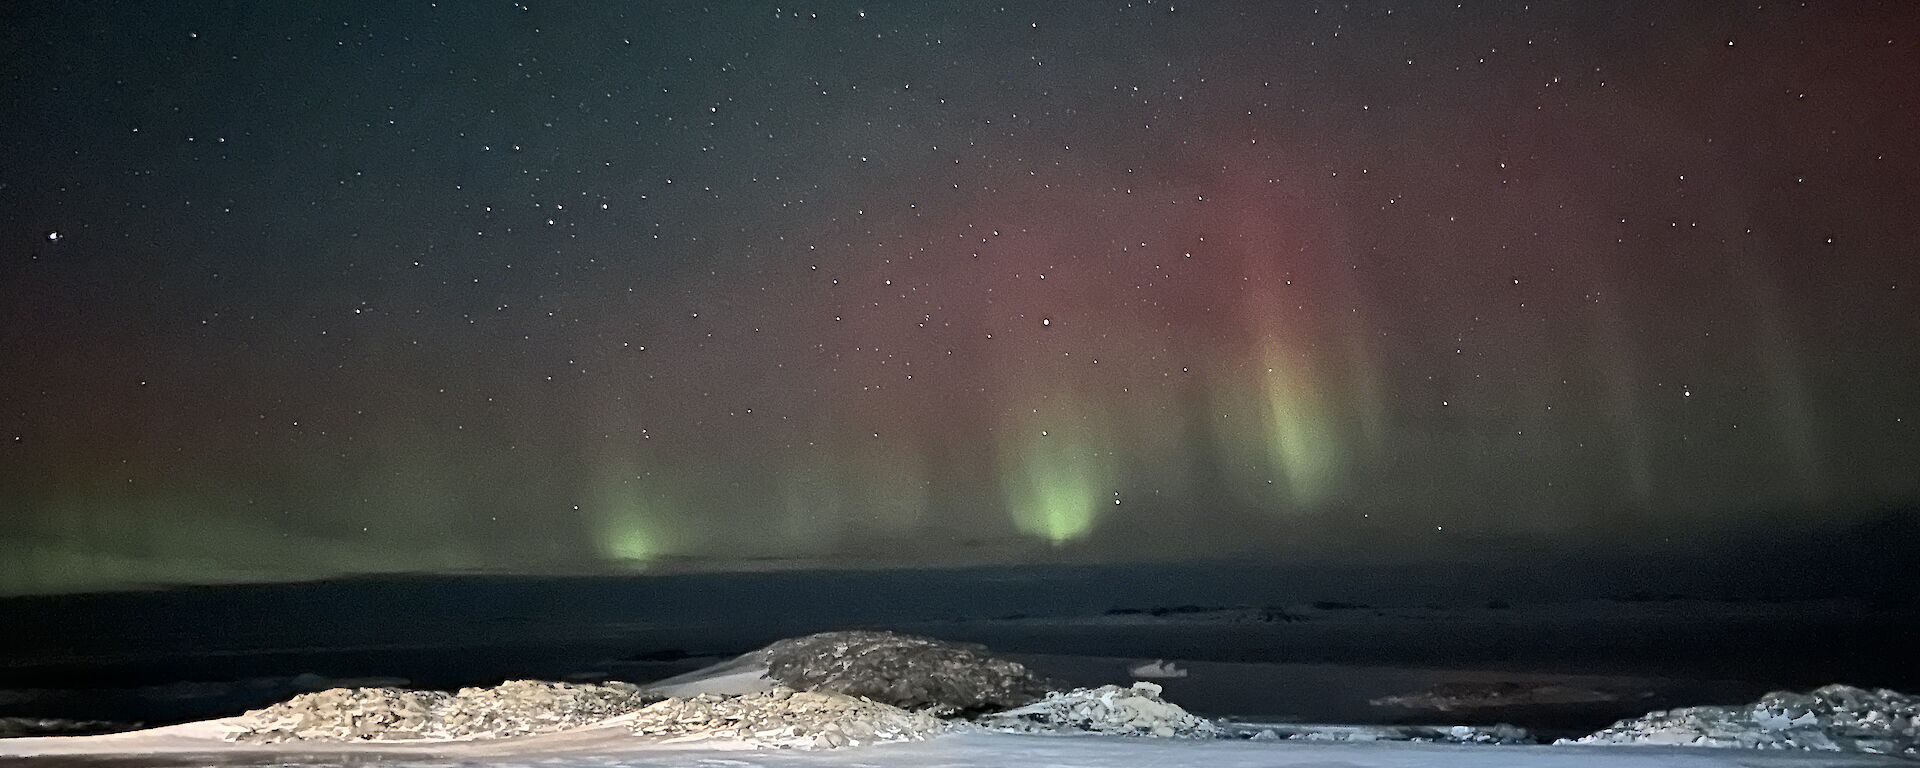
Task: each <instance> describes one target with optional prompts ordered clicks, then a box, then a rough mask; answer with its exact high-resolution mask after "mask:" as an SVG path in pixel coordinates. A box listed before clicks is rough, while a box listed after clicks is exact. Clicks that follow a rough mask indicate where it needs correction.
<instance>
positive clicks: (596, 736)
mask: <svg viewBox="0 0 1920 768" xmlns="http://www.w3.org/2000/svg"><path fill="white" fill-rule="evenodd" d="M217 729H218V725H217V723H214V722H208V723H194V724H189V725H185V726H176V727H172V728H162V729H155V730H152V731H142V732H136V733H127V734H113V735H107V736H75V737H64V738H32V739H12V740H6V741H0V764H5V763H7V762H10V761H7V760H6V759H5V758H7V757H11V756H37V757H34V758H33V759H30V760H27V761H25V764H26V765H33V766H42V765H44V766H47V767H48V768H63V767H64V768H80V767H81V766H106V765H114V766H126V765H143V766H153V767H155V768H165V767H167V766H221V767H223V768H253V767H255V766H260V767H262V768H264V767H265V766H286V767H287V768H295V767H306V766H312V767H314V768H318V767H319V766H337V765H356V766H366V765H384V766H395V767H396V768H452V767H453V766H462V767H464V768H619V767H625V766H631V767H633V768H656V767H657V768H667V767H668V766H672V767H673V768H690V767H694V768H762V767H764V768H781V767H783V766H821V767H822V768H881V767H883V766H900V767H901V768H975V767H978V768H1119V767H1121V766H1158V767H1160V768H1282V767H1285V766H1300V767H1302V768H1305V767H1308V766H1313V767H1315V768H1416V767H1430V768H1769V767H1770V766H1779V767H1780V768H1818V767H1823V766H1836V767H1838V766H1883V767H1884V766H1911V765H1913V763H1912V762H1911V761H1906V760H1900V759H1897V758H1885V757H1872V756H1861V755H1832V754H1818V753H1807V752H1756V751H1748V750H1721V749H1688V748H1680V747H1618V746H1616V747H1586V746H1539V747H1515V746H1504V747H1490V746H1463V745H1447V744H1418V743H1406V742H1362V743H1352V742H1345V743H1337V742H1250V741H1192V740H1161V739H1140V738H1122V737H1109V736H1091V735H1089V736H1036V735H1021V734H1008V733H982V732H975V733H961V734H954V735H950V736H943V737H940V738H937V739H933V740H931V741H924V742H912V743H900V744H882V745H875V746H871V747H860V748H853V749H839V750H826V751H798V750H752V751H743V750H739V749H728V748H727V747H726V746H724V745H719V744H695V745H687V744H660V743H649V742H647V741H645V740H642V739H639V738H636V737H634V736H632V735H631V734H630V733H629V732H628V731H627V730H626V729H624V728H617V727H596V728H591V729H585V730H580V731H573V732H568V733H559V734H553V735H550V736H540V737H532V738H525V739H511V740H504V741H495V742H467V743H439V744H420V745H407V746H395V745H359V744H354V745H341V746H330V747H327V748H324V749H316V748H314V747H313V746H312V745H280V746H274V747H257V746H248V747H239V746H235V745H231V744H227V743H224V742H220V741H219V740H218V737H217V735H216V734H217Z"/></svg>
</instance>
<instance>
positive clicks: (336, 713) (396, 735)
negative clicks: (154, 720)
mask: <svg viewBox="0 0 1920 768" xmlns="http://www.w3.org/2000/svg"><path fill="white" fill-rule="evenodd" d="M659 698H660V697H658V696H653V695H650V694H648V693H646V692H645V691H644V690H643V689H641V688H640V687H638V686H634V685H629V684H626V683H610V684H606V685H576V684H572V683H549V682H540V681H534V680H512V681H508V682H506V683H502V684H500V685H497V686H494V687H491V688H463V689H461V690H460V691H459V692H457V693H446V692H443V691H412V690H404V689H399V688H334V689H330V690H325V691H319V692H316V693H303V694H300V695H298V696H295V697H293V698H291V699H288V700H287V701H284V702H281V703H279V704H275V705H273V706H270V707H267V708H264V709H257V710H254V711H251V712H248V713H247V714H246V715H245V716H243V717H242V718H241V722H242V723H244V726H243V727H242V728H241V729H240V730H237V731H234V732H233V733H230V734H228V736H227V739H228V740H229V741H238V742H244V743H251V744H270V743H278V742H290V741H409V740H419V739H497V738H506V737H510V736H526V735H530V734H536V733H551V732H554V731H562V730H566V729H569V728H578V727H580V726H584V725H592V724H594V723H598V722H601V721H603V720H606V719H608V718H611V717H616V716H619V715H623V714H626V713H628V712H632V711H634V710H636V709H639V708H641V707H643V706H645V705H647V704H649V703H652V702H653V701H656V700H658V699H659Z"/></svg>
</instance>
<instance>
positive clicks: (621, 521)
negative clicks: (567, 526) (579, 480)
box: [592, 472, 670, 568]
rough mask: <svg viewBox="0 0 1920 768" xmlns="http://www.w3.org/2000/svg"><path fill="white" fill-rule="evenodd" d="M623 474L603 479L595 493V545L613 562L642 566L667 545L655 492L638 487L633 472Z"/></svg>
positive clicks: (622, 564) (635, 566)
mask: <svg viewBox="0 0 1920 768" xmlns="http://www.w3.org/2000/svg"><path fill="white" fill-rule="evenodd" d="M624 474H625V475H626V478H627V479H622V480H611V481H603V482H602V483H601V486H600V491H599V493H598V494H596V496H595V500H594V508H593V510H592V513H593V514H592V519H593V523H594V547H595V548H596V549H598V550H599V552H600V556H601V557H603V558H605V559H606V560H608V561H609V562H611V563H613V564H615V565H619V566H623V567H628V568H641V567H645V566H646V565H647V563H648V562H650V561H652V560H654V559H656V558H659V557H660V556H661V555H663V554H666V553H667V552H668V551H669V549H670V547H669V546H668V544H667V536H666V530H665V528H664V525H663V521H664V518H663V516H662V515H661V514H660V508H661V506H662V504H661V502H660V500H659V499H658V497H657V495H656V494H653V493H650V492H649V491H648V490H647V489H644V488H642V487H640V486H639V482H640V481H639V480H638V479H637V478H636V475H635V474H634V473H631V472H628V473H624Z"/></svg>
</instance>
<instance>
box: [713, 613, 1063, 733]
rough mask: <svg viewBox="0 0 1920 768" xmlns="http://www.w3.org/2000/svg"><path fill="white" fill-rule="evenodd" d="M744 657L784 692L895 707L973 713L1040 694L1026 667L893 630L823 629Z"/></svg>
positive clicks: (1043, 685) (1043, 687)
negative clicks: (840, 695)
mask: <svg viewBox="0 0 1920 768" xmlns="http://www.w3.org/2000/svg"><path fill="white" fill-rule="evenodd" d="M749 656H753V657H756V658H758V659H760V660H763V661H764V662H765V663H766V665H767V676H768V677H771V678H772V679H773V680H774V681H776V682H778V683H779V684H781V685H784V686H786V687H788V688H793V689H795V690H802V691H831V692H835V693H844V694H847V695H849V696H856V697H864V698H868V699H872V700H873V701H876V702H880V703H883V704H891V705H893V706H896V707H900V708H902V709H909V710H930V711H933V712H935V713H938V714H978V713H982V712H992V711H997V710H1004V709H1010V708H1013V707H1018V706H1021V705H1023V704H1027V703H1030V702H1033V701H1035V700H1038V699H1039V698H1040V697H1042V696H1045V695H1046V694H1047V689H1048V685H1047V682H1046V681H1045V680H1042V679H1041V678H1039V677H1037V676H1035V675H1034V674H1033V673H1032V672H1031V671H1029V670H1028V669H1027V668H1026V666H1025V665H1022V664H1020V663H1018V662H1014V661H1009V660H1007V659H1001V658H996V657H994V656H992V655H990V654H988V653H987V649H986V648H984V647H982V646H978V645H972V644H968V643H950V642H946V641H943V640H935V639H933V638H929V637H918V636H915V635H902V634H897V633H893V632H866V631H855V632H823V633H820V634H817V635H807V636H805V637H796V638H792V639H788V640H781V641H780V642H777V643H774V644H773V645H769V646H767V647H766V648H763V649H761V650H758V651H755V652H754V653H752V654H749Z"/></svg>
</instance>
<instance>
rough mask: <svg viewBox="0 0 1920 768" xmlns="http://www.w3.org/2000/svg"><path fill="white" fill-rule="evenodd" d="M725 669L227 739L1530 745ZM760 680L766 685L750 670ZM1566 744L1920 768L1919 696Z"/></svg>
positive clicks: (1787, 697) (923, 681) (949, 652)
mask: <svg viewBox="0 0 1920 768" xmlns="http://www.w3.org/2000/svg"><path fill="white" fill-rule="evenodd" d="M715 669H719V670H720V671H722V672H725V673H726V674H727V675H731V676H741V675H742V674H744V675H745V676H746V677H753V678H755V679H756V680H757V681H758V682H759V684H760V685H759V687H756V688H754V689H751V690H747V691H745V692H742V691H741V690H731V691H706V692H702V691H700V690H699V689H698V688H695V689H692V690H691V691H686V692H683V689H679V688H675V689H673V690H674V693H675V695H674V696H673V697H669V696H667V695H666V693H665V692H657V691H652V690H649V689H647V688H643V687H641V686H636V685H632V684H628V683H607V684H596V685H588V684H571V683H551V682H536V681H525V680H521V681H511V682H507V683H504V684H501V685H499V686H495V687H491V688H465V689H461V690H460V691H458V692H454V693H446V692H442V691H415V690H405V689H399V688H389V687H368V688H335V689H331V690H325V691H319V692H316V693H305V694H301V695H298V696H295V697H293V698H292V699H290V700H288V701H286V702H283V703H280V704H275V705H273V706H270V707H266V708H264V709H259V710H254V711H252V712H248V713H247V714H246V715H245V716H243V717H240V718H236V719H235V721H234V723H235V727H234V728H233V730H231V731H229V732H228V733H227V735H226V738H227V739H228V740H230V741H236V742H242V743H253V744H262V743H280V742H343V741H408V740H471V739H497V738H507V737H513V736H524V735H532V734H541V733H552V732H556V731H562V730H569V729H574V728H580V727H584V726H589V725H595V724H603V723H607V722H608V721H610V720H614V719H615V718H621V719H620V720H619V721H618V724H620V725H622V726H624V727H626V728H628V729H629V730H631V732H633V733H635V734H638V735H641V736H647V737H654V738H658V739H661V740H667V741H692V740H730V741H737V742H741V743H743V744H744V745H747V746H753V747H765V748H799V749H827V748H837V747H847V746H860V745H866V744H874V743H879V742H890V741H919V740H924V739H927V738H930V737H932V736H935V735H938V734H941V733H945V732H949V731H955V730H974V729H986V730H993V731H1011V732H1020V733H1097V734H1106V735H1119V736H1136V737H1154V738H1164V739H1216V738H1228V739H1231V738H1241V739H1258V740H1269V739H1294V740H1366V741H1374V740H1412V741H1452V742H1467V743H1481V744H1515V743H1529V742H1531V741H1532V739H1531V737H1530V736H1529V735H1528V734H1527V733H1526V732H1525V731H1522V730H1520V729H1516V728H1512V727H1511V726H1493V727H1485V728H1480V727H1470V726H1453V727H1446V726H1434V727H1425V726H1420V727H1415V726H1397V727H1392V728H1380V727H1364V726H1304V725H1287V724H1273V725H1252V724H1229V725H1224V726H1223V724H1221V723H1216V722H1213V721H1211V720H1207V719H1205V718H1202V717H1198V716H1196V715H1194V714H1192V713H1190V712H1188V711H1186V710H1185V709H1182V708H1181V707H1179V706H1178V705H1175V704H1173V703H1171V702H1168V701H1166V700H1165V699H1163V698H1161V688H1160V686H1159V685H1156V684H1154V683H1147V682H1136V683H1134V684H1133V685H1132V686H1130V687H1121V686H1114V685H1108V686H1102V687H1099V688H1080V689H1074V690H1067V691H1051V692H1049V691H1048V690H1047V683H1046V681H1044V680H1042V679H1040V678H1039V677H1037V676H1035V675H1034V674H1033V673H1032V672H1030V671H1029V670H1027V668H1026V667H1024V666H1022V665H1020V664H1018V663H1015V662H1012V661H1007V660H1004V659H998V658H994V657H993V656H991V655H989V654H988V653H987V652H986V650H985V649H984V648H981V647H979V646H972V645H963V644H954V643H944V642H941V641H938V640H933V639H930V638H924V637H915V636H911V635H898V634H892V633H885V632H831V633H824V634H819V635H809V636H806V637H801V638H794V639H791V640H783V641H781V642H779V643H775V644H773V645H771V646H768V647H767V648H764V649H761V650H760V651H756V652H754V653H751V654H747V655H745V656H742V657H740V658H739V659H736V660H735V661H733V662H729V663H728V664H725V665H721V667H720V668H715ZM742 669H744V670H746V671H745V672H744V673H742V672H741V670H742ZM761 669H764V670H765V672H764V675H761V674H760V673H758V672H757V671H756V670H761ZM695 682H696V683H697V682H698V678H697V677H696V680H695ZM768 687H770V689H768ZM1554 693H1555V694H1556V697H1557V698H1565V697H1564V696H1558V694H1561V693H1564V692H1554ZM1439 694H1444V695H1439ZM1468 694H1472V695H1468ZM1492 694H1495V695H1489V694H1487V693H1486V692H1482V691H1465V692H1462V691H1439V692H1438V694H1436V696H1437V698H1438V699H1441V700H1444V701H1445V702H1447V703H1449V704H1454V703H1456V701H1455V700H1456V699H1457V700H1460V701H1471V702H1475V703H1479V702H1482V701H1483V700H1489V699H1492V700H1500V701H1506V700H1509V699H1513V698H1528V697H1535V698H1537V697H1538V696H1539V692H1538V691H1517V690H1516V691H1508V690H1505V689H1500V690H1495V691H1493V692H1492ZM1430 698H1431V697H1430ZM1572 698H1576V699H1578V698H1581V697H1572ZM1421 703H1430V702H1427V700H1426V699H1424V698H1423V699H1421ZM1435 708H1436V709H1444V708H1442V707H1435ZM969 718H971V719H969ZM1573 742H1574V743H1582V744H1659V745H1676V746H1704V747H1740V748H1748V749H1773V750H1784V749H1798V750H1823V751H1835V752H1862V753H1873V754H1888V755H1904V756H1908V757H1920V697H1912V696H1907V695H1904V694H1900V693H1897V692H1895V691H1890V690H1884V689H1882V690H1865V689H1860V688H1852V687H1848V686H1842V685H1833V686H1827V687H1825V688H1821V689H1819V690H1816V691H1813V692H1811V693H1805V694H1800V693H1787V692H1779V693H1773V694H1769V695H1767V696H1766V697H1764V698H1762V699H1761V700H1760V701H1757V702H1754V703H1753V704H1750V705H1745V706H1738V707H1691V708H1686V709H1674V710H1664V711H1658V712H1651V713H1648V714H1647V715H1646V716H1643V717H1640V718H1636V719H1633V720H1623V721H1621V722H1619V723H1616V724H1614V725H1613V726H1612V727H1609V728H1607V729H1605V730H1603V731H1600V732H1599V733H1595V734H1592V735H1590V736H1586V737H1583V738H1580V739H1576V740H1573Z"/></svg>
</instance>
